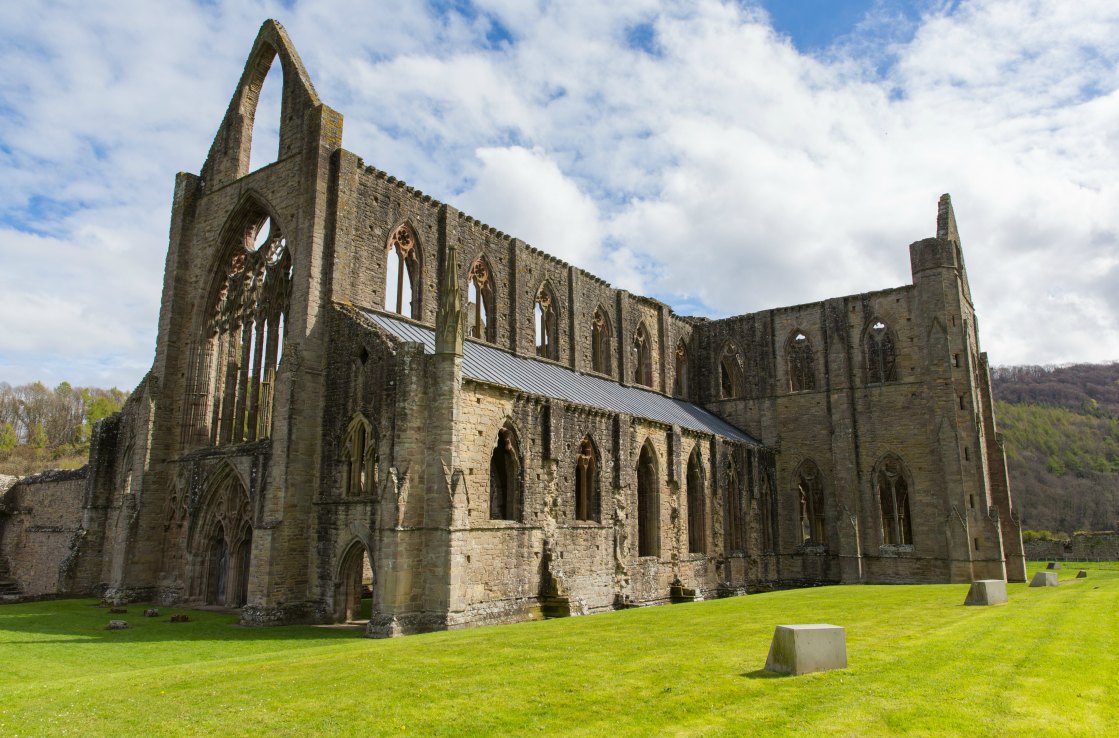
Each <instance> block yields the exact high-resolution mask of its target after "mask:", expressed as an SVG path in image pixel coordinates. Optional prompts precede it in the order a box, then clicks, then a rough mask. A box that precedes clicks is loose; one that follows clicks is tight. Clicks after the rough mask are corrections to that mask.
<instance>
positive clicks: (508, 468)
mask: <svg viewBox="0 0 1119 738" xmlns="http://www.w3.org/2000/svg"><path fill="white" fill-rule="evenodd" d="M520 470H521V465H520V460H519V454H518V452H517V440H516V436H515V435H514V434H513V429H512V428H510V427H509V426H508V425H506V426H505V427H503V428H502V429H501V430H499V431H498V432H497V445H495V446H494V449H493V453H492V454H491V455H490V519H491V520H519V519H520V515H521V510H520V486H521V485H520V478H521V474H520Z"/></svg>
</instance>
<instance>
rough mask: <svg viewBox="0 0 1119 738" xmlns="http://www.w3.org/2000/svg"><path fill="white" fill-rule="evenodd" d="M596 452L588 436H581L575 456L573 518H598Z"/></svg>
mask: <svg viewBox="0 0 1119 738" xmlns="http://www.w3.org/2000/svg"><path fill="white" fill-rule="evenodd" d="M599 504H600V503H599V479H598V454H597V452H596V451H595V446H594V441H592V440H591V437H590V436H583V440H582V441H581V442H580V443H579V453H578V454H577V455H576V456H575V519H576V520H598V519H599V515H600V512H599Z"/></svg>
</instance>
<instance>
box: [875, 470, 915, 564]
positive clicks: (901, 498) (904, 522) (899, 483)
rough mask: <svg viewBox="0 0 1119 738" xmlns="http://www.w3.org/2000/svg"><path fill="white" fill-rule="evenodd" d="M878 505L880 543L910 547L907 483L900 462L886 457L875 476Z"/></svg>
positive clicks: (911, 537) (910, 530) (910, 534)
mask: <svg viewBox="0 0 1119 738" xmlns="http://www.w3.org/2000/svg"><path fill="white" fill-rule="evenodd" d="M876 483H877V486H878V504H879V507H880V509H881V512H882V542H883V543H885V544H887V545H891V544H892V545H911V544H912V543H913V530H912V526H911V524H910V518H909V482H908V481H907V478H906V474H905V468H904V467H903V466H902V463H901V460H899V459H897V458H895V457H887V458H886V459H884V460H883V461H882V463H881V464H880V465H879V468H878V474H877V475H876Z"/></svg>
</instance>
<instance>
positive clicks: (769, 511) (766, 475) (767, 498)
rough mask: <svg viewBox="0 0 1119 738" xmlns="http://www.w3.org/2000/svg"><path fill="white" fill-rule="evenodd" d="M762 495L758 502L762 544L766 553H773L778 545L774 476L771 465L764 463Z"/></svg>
mask: <svg viewBox="0 0 1119 738" xmlns="http://www.w3.org/2000/svg"><path fill="white" fill-rule="evenodd" d="M761 486H762V488H761V495H760V499H759V500H758V504H759V506H760V507H761V518H762V520H761V523H762V530H761V544H762V551H763V552H764V553H773V552H774V550H775V548H776V545H777V535H776V527H777V507H776V498H775V495H774V494H773V476H772V474H771V473H770V470H769V466H768V465H767V464H764V462H763V466H762V470H761Z"/></svg>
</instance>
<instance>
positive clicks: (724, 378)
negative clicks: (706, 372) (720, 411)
mask: <svg viewBox="0 0 1119 738" xmlns="http://www.w3.org/2000/svg"><path fill="white" fill-rule="evenodd" d="M741 394H742V359H741V357H740V356H739V354H738V349H737V348H735V347H734V345H733V344H729V343H728V344H727V345H726V347H725V348H723V355H722V357H721V358H720V359H719V397H721V398H722V399H727V398H731V397H738V396H740V395H741Z"/></svg>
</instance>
